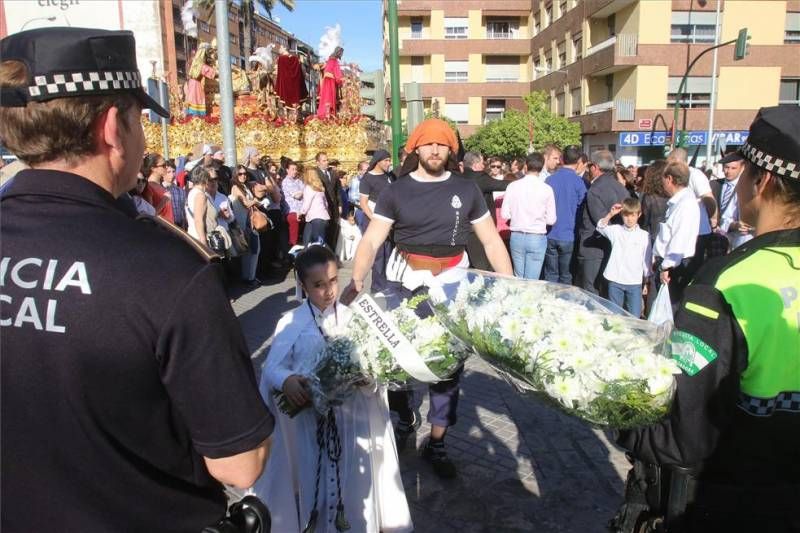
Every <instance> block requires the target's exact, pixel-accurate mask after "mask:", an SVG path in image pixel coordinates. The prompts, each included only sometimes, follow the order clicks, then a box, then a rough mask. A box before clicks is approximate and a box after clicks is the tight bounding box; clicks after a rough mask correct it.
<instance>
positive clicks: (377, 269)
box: [370, 240, 394, 293]
mask: <svg viewBox="0 0 800 533" xmlns="http://www.w3.org/2000/svg"><path fill="white" fill-rule="evenodd" d="M392 248H394V247H393V246H392V243H391V241H389V240H387V241H385V242H384V243H383V244H382V245H381V246H379V247H378V249H377V250H376V252H375V261H374V262H373V263H372V286H371V287H370V292H372V293H376V292H384V291H386V290H387V289H389V280H387V279H386V265H387V264H388V263H389V255H391V253H392Z"/></svg>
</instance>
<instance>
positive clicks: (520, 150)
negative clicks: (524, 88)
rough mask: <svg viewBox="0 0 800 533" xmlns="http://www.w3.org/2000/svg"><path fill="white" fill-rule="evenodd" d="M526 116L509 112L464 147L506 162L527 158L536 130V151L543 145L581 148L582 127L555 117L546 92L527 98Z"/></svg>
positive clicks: (470, 139)
mask: <svg viewBox="0 0 800 533" xmlns="http://www.w3.org/2000/svg"><path fill="white" fill-rule="evenodd" d="M525 103H526V104H527V106H528V110H527V113H525V112H520V111H515V110H513V109H510V110H508V111H506V112H505V114H504V116H503V118H501V119H499V120H495V121H492V122H490V123H488V124H486V125H484V126H481V127H480V128H478V131H476V132H475V133H474V134H473V135H472V136H470V137H469V138H468V139H467V140H466V141H464V145H465V146H466V148H467V149H468V150H474V151H479V152H481V153H483V154H487V155H497V156H500V157H504V158H506V159H508V158H511V157H518V156H524V155H525V154H526V153H528V150H529V148H530V147H531V142H530V130H531V129H532V130H533V149H534V150H541V149H542V147H544V145H546V144H548V143H553V144H556V145H558V146H562V147H563V146H566V145H569V144H580V142H581V127H580V124H578V123H575V122H570V121H569V120H567V119H566V118H564V117H560V116H558V115H554V114H553V113H551V112H550V109H549V106H548V105H547V96H546V95H545V93H544V92H533V93H531V94H529V95H528V96H526V97H525Z"/></svg>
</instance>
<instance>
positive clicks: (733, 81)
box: [384, 0, 800, 163]
mask: <svg viewBox="0 0 800 533" xmlns="http://www.w3.org/2000/svg"><path fill="white" fill-rule="evenodd" d="M716 8H717V0H707V1H702V0H641V1H639V0H510V1H505V0H503V1H493V2H484V1H472V0H463V1H450V0H439V1H437V0H432V1H422V0H402V1H400V2H399V37H400V78H401V82H407V81H412V80H413V81H418V82H420V83H421V84H422V94H423V98H424V99H425V100H426V106H430V105H433V104H434V103H436V104H437V105H438V107H439V110H440V111H441V112H442V113H444V114H445V115H447V116H448V117H450V118H452V119H454V120H455V121H456V122H457V123H458V124H459V128H460V130H461V132H462V134H464V135H469V134H470V133H472V132H473V131H474V130H475V129H476V128H477V127H478V126H480V125H481V124H484V123H486V122H487V121H490V120H493V119H495V118H497V117H499V116H502V113H503V112H504V111H505V110H506V109H510V108H522V107H523V106H524V104H523V102H522V101H521V97H522V96H523V95H525V94H527V93H528V92H530V91H532V90H542V91H545V92H547V93H548V94H549V95H550V103H551V110H552V111H553V112H554V113H558V114H560V115H562V116H565V117H568V118H570V120H573V121H577V122H580V124H581V128H582V131H583V138H584V145H585V148H586V149H587V150H594V149H597V148H603V147H604V148H611V149H613V150H614V151H616V152H617V154H618V155H619V156H620V157H621V159H623V160H625V161H628V162H631V163H636V162H642V161H649V160H651V159H653V158H654V157H658V156H660V155H662V154H663V146H664V144H665V143H667V144H668V142H669V138H668V135H667V133H666V130H668V128H669V126H671V125H672V121H673V119H672V116H673V112H672V107H671V106H673V105H674V103H675V99H676V93H677V92H678V85H679V84H680V80H681V77H682V76H683V74H684V73H685V72H686V67H687V65H688V64H689V62H690V61H691V60H692V59H694V58H695V57H696V56H697V55H698V54H699V53H700V52H701V51H703V50H704V49H706V48H707V47H709V46H712V45H713V44H714V41H715V37H716V35H715V32H716V28H717V26H716V13H715V11H716ZM743 27H747V28H748V31H749V34H750V35H751V40H750V54H749V55H748V56H747V57H746V58H745V59H743V60H741V61H734V60H733V45H730V46H727V47H723V48H721V49H720V50H719V53H718V66H717V100H716V106H715V113H714V136H715V137H721V138H723V139H724V140H725V144H726V145H728V146H733V145H736V144H741V143H743V142H744V140H745V139H746V134H747V129H748V126H749V124H750V122H751V120H752V118H753V116H754V114H755V111H756V110H757V109H758V108H759V107H761V106H768V105H776V104H778V103H780V104H783V105H800V1H798V0H789V1H772V0H770V1H763V0H720V42H725V41H728V40H731V39H735V38H736V35H737V33H738V31H739V29H740V28H743ZM385 28H388V25H387V24H386V22H385ZM384 46H385V57H386V59H387V61H388V39H385V40H384ZM712 62H713V53H709V54H707V55H706V56H704V57H703V59H701V60H700V61H699V62H698V63H697V64H696V65H695V66H694V68H693V69H692V72H691V75H690V76H689V78H688V80H687V85H686V90H685V93H686V94H685V97H684V98H683V99H682V102H683V104H682V107H683V109H682V110H681V113H680V115H679V121H678V126H679V128H682V129H684V130H688V131H690V132H691V133H690V136H689V142H690V145H694V146H696V145H703V146H704V145H705V144H706V140H707V129H708V119H709V110H710V104H711V87H712V76H711V74H712ZM662 119H663V120H662ZM654 125H655V128H654ZM653 130H655V134H653V135H651V132H652V131H653ZM701 153H702V154H703V155H702V156H701V159H704V158H705V157H704V155H705V151H704V150H702V151H701Z"/></svg>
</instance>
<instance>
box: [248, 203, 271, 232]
mask: <svg viewBox="0 0 800 533" xmlns="http://www.w3.org/2000/svg"><path fill="white" fill-rule="evenodd" d="M249 218H250V227H251V228H252V230H253V231H255V232H257V233H263V232H265V231H267V230H268V229H269V218H268V217H267V215H266V214H265V213H264V212H263V211H261V210H260V209H259V208H257V207H256V206H253V207H251V208H250V217H249Z"/></svg>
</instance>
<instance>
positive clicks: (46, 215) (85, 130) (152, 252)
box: [0, 28, 274, 533]
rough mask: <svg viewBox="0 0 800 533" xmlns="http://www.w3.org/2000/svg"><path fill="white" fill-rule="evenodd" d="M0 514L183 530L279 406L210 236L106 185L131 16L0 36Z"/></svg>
mask: <svg viewBox="0 0 800 533" xmlns="http://www.w3.org/2000/svg"><path fill="white" fill-rule="evenodd" d="M0 60H1V62H0V90H1V91H2V93H1V94H0V104H1V105H0V139H2V144H3V145H5V146H6V147H8V148H9V149H10V150H11V151H12V152H14V153H15V154H16V155H17V156H18V157H19V158H20V159H21V160H22V161H24V162H25V163H27V164H28V165H30V167H31V168H30V170H25V171H22V172H20V173H19V174H18V175H17V176H16V177H15V179H14V182H13V184H12V185H11V186H10V187H9V188H8V189H7V190H6V191H5V193H4V195H3V198H2V209H1V211H0V227H1V228H2V243H1V245H2V248H1V249H0V302H2V308H1V309H0V328H1V329H0V362H1V363H2V369H1V372H0V373H1V374H2V464H3V474H2V497H3V505H2V530H3V531H4V532H7V533H12V532H17V531H20V532H31V531H82V532H93V531H102V532H106V531H122V530H124V531H142V532H144V531H148V532H151V531H186V532H197V531H200V530H202V529H203V527H205V526H208V525H211V524H214V523H216V522H217V521H218V520H219V519H220V518H221V517H222V516H223V515H224V514H225V512H226V503H227V502H226V497H225V493H224V490H223V485H222V483H227V484H230V485H234V486H238V487H248V486H250V485H251V484H252V483H253V482H254V481H255V479H256V478H257V477H258V476H259V475H260V473H261V471H262V468H263V464H264V461H265V459H266V455H267V445H268V437H269V436H270V434H271V432H272V429H273V423H274V419H273V417H272V415H271V414H270V413H269V411H268V410H267V409H266V406H265V405H264V403H263V402H262V400H261V398H260V396H259V393H258V389H257V384H256V380H255V376H254V375H253V370H252V366H251V363H250V360H249V357H248V352H247V347H246V344H245V341H244V338H243V335H242V333H241V330H240V328H239V325H238V323H237V321H236V318H235V316H234V314H233V311H232V309H231V307H230V304H229V302H228V299H227V297H226V294H225V292H224V290H223V288H222V283H221V278H220V269H219V266H218V265H217V264H216V263H215V262H214V261H213V260H212V259H213V256H212V255H210V254H209V253H208V252H207V250H205V249H203V248H201V247H200V246H198V245H195V244H194V243H192V242H190V241H191V239H188V238H187V237H184V234H183V233H182V232H181V231H180V230H178V229H177V228H175V227H174V226H171V225H170V224H168V223H166V222H161V221H160V220H156V219H151V218H145V219H138V220H137V219H135V218H133V217H132V216H131V215H130V213H129V212H128V211H126V210H124V209H123V208H121V205H123V204H120V203H118V202H117V201H116V199H117V198H119V197H120V196H122V195H123V194H124V193H125V192H126V191H128V190H130V189H132V188H133V187H134V185H135V183H136V172H137V170H138V168H139V165H140V164H141V161H142V155H143V152H144V134H143V131H142V127H141V124H140V116H141V110H142V108H150V109H152V110H154V111H155V112H157V113H159V114H160V115H162V116H168V113H167V111H165V110H164V109H162V108H161V107H160V106H158V104H156V103H155V102H154V101H153V100H151V99H150V98H149V97H148V96H147V95H146V93H145V92H144V91H143V90H142V88H141V80H140V74H139V70H138V68H137V65H136V55H135V42H134V37H133V34H132V33H130V32H126V31H103V30H95V29H83V28H47V29H37V30H31V31H27V32H22V33H18V34H14V35H11V36H9V37H7V38H5V39H3V40H2V41H0Z"/></svg>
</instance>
